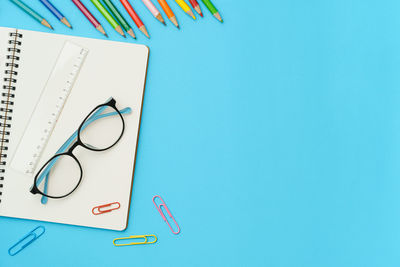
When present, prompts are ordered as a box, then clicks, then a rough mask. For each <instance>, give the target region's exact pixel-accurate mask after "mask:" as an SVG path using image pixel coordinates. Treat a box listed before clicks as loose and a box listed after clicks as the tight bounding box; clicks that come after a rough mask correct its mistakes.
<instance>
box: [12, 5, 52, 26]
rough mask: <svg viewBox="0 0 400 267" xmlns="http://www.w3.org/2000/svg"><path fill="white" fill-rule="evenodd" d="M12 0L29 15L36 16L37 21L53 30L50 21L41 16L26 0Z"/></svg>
mask: <svg viewBox="0 0 400 267" xmlns="http://www.w3.org/2000/svg"><path fill="white" fill-rule="evenodd" d="M10 1H11V2H13V3H14V4H16V5H17V6H18V7H19V8H21V9H22V10H23V11H25V12H26V13H27V14H28V15H29V16H31V17H32V18H34V19H35V20H36V21H38V22H39V23H41V24H42V25H44V26H46V27H48V28H50V29H52V30H53V27H51V25H50V23H48V22H47V20H45V19H44V18H43V17H42V16H40V15H39V14H38V13H37V12H36V11H35V10H33V9H32V8H30V7H29V6H27V5H26V4H25V3H24V2H22V1H20V0H10Z"/></svg>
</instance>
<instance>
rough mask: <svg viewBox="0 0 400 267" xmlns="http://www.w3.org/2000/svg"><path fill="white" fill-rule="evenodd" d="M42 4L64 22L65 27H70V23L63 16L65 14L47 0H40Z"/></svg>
mask: <svg viewBox="0 0 400 267" xmlns="http://www.w3.org/2000/svg"><path fill="white" fill-rule="evenodd" d="M40 2H42V4H43V5H45V6H46V7H47V8H48V9H49V10H50V11H51V13H53V15H54V16H56V17H57V18H58V19H59V20H60V21H61V22H62V23H64V24H65V25H66V26H67V27H70V28H71V29H72V26H71V24H69V22H68V20H67V19H66V18H65V16H64V15H63V14H62V13H61V12H60V11H59V10H58V9H57V8H56V7H55V6H53V4H52V3H50V1H48V0H40Z"/></svg>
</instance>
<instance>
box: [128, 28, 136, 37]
mask: <svg viewBox="0 0 400 267" xmlns="http://www.w3.org/2000/svg"><path fill="white" fill-rule="evenodd" d="M127 33H128V34H129V35H130V36H132V38H134V39H136V36H135V33H134V32H133V30H132V29H129V31H127Z"/></svg>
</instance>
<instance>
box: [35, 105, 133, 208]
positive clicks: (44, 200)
mask: <svg viewBox="0 0 400 267" xmlns="http://www.w3.org/2000/svg"><path fill="white" fill-rule="evenodd" d="M105 108H106V106H104V107H101V108H99V109H98V110H97V111H96V112H95V113H93V115H92V116H90V117H89V119H88V120H87V122H86V123H85V124H84V125H83V126H82V130H84V129H85V128H86V127H87V126H89V124H91V123H92V122H94V121H96V120H98V119H101V118H105V117H109V116H115V115H118V112H110V113H105V114H101V113H102V112H103V111H104V109H105ZM119 112H120V113H121V114H129V113H131V112H132V109H131V108H129V107H127V108H124V109H121V110H120V111H119ZM77 136H78V130H76V131H75V132H74V133H73V134H72V135H71V136H70V137H69V138H68V139H67V141H65V143H64V144H63V145H62V146H61V147H60V148H59V149H58V150H57V152H56V154H59V153H63V152H65V151H66V150H67V149H68V147H69V146H70V145H71V143H72V142H73V141H74V140H75V139H76V137H77ZM56 162H57V159H56V160H53V161H52V162H50V163H49V165H48V166H47V167H46V168H45V169H44V171H43V172H42V173H41V174H40V176H39V177H38V179H37V180H36V186H37V185H39V184H40V183H41V182H42V181H43V178H45V185H44V193H45V194H47V183H48V179H49V175H50V170H51V168H52V167H53V166H54V164H55V163H56ZM47 199H48V198H47V197H46V196H42V199H41V202H42V204H46V203H47Z"/></svg>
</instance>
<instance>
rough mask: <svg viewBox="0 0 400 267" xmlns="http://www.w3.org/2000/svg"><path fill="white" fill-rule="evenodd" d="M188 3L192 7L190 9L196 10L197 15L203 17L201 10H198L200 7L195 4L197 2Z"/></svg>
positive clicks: (190, 0) (195, 0) (194, 0)
mask: <svg viewBox="0 0 400 267" xmlns="http://www.w3.org/2000/svg"><path fill="white" fill-rule="evenodd" d="M189 2H190V4H191V5H192V7H193V8H194V10H196V11H197V13H199V15H200V16H202V17H203V13H202V12H201V8H200V5H199V3H198V2H197V0H189Z"/></svg>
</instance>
